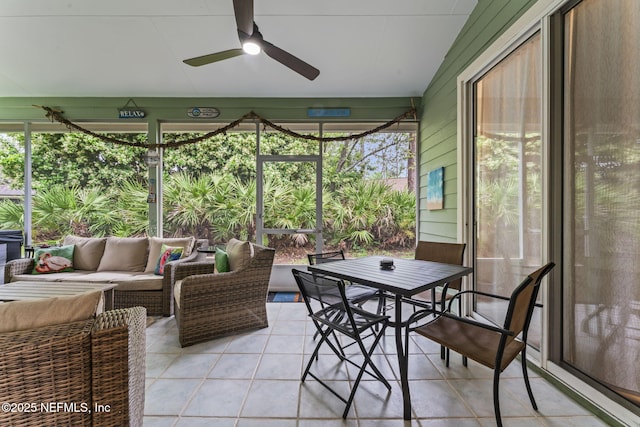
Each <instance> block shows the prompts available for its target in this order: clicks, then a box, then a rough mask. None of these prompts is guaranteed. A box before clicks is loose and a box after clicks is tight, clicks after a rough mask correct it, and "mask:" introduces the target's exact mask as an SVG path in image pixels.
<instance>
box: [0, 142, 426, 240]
mask: <svg viewBox="0 0 640 427" xmlns="http://www.w3.org/2000/svg"><path fill="white" fill-rule="evenodd" d="M394 135H395V134H383V135H371V136H369V137H367V141H364V140H361V141H346V142H341V143H327V144H324V145H323V146H324V148H325V152H324V153H323V174H324V176H323V180H324V182H325V186H324V188H323V221H324V228H323V233H324V236H325V238H326V239H327V242H328V243H329V244H335V245H340V246H342V247H351V248H365V247H371V246H372V245H375V246H376V247H383V248H384V247H385V246H388V247H398V246H407V247H409V246H411V245H412V244H413V241H414V239H415V203H416V202H415V195H414V194H413V193H411V192H397V191H393V190H391V189H390V188H389V187H388V186H386V185H384V184H382V183H380V181H379V178H382V177H393V176H394V175H393V174H398V173H402V171H401V170H400V169H401V168H395V169H394V170H395V172H394V171H391V172H390V171H389V170H390V169H389V168H387V167H386V166H385V167H381V166H380V162H382V163H385V162H386V163H389V164H391V163H394V161H391V160H390V158H391V157H398V156H401V154H399V153H400V151H401V150H399V149H398V147H397V146H399V145H400V144H401V142H402V141H399V140H398V138H401V137H399V136H397V135H395V136H394ZM193 136H195V135H194V134H185V135H182V134H164V135H163V140H164V141H165V142H171V141H178V140H180V139H184V138H191V137H193ZM116 137H117V138H118V139H127V140H130V141H142V140H143V139H144V137H145V135H137V134H117V135H116ZM365 142H367V143H366V144H365ZM260 144H261V152H262V153H263V154H267V155H269V154H271V155H300V154H317V153H318V147H319V145H318V143H316V142H312V141H306V140H298V139H296V138H293V137H291V136H288V135H284V134H280V133H277V132H266V133H262V134H261V139H260ZM32 147H33V159H34V164H33V187H34V190H35V195H34V197H33V223H34V241H36V242H40V241H56V240H59V239H60V238H62V237H63V236H64V235H66V234H76V235H82V236H102V235H117V236H136V235H145V234H146V233H147V227H148V209H149V205H148V203H147V195H148V184H147V181H148V172H147V166H146V165H145V164H144V155H145V154H146V150H145V149H143V148H135V147H124V146H119V145H113V144H110V143H105V142H103V141H101V140H98V139H96V138H92V137H88V136H85V135H81V134H73V133H65V134H34V135H33V140H32ZM381 153H386V154H385V155H384V156H381ZM0 155H1V156H2V157H0V176H1V177H2V180H4V182H8V183H11V184H12V185H13V186H14V187H16V188H20V187H21V185H22V184H21V182H22V179H23V178H22V176H23V162H24V150H23V137H22V135H10V136H7V135H0ZM385 156H386V157H385ZM371 159H377V160H376V161H374V162H373V163H371V162H369V160H371ZM376 162H377V164H378V166H376ZM395 163H398V161H397V159H396V161H395ZM163 165H164V173H165V175H164V177H163V188H164V192H163V194H162V197H163V206H164V213H163V224H164V225H163V228H164V230H163V233H164V235H172V236H182V235H195V236H198V237H200V238H208V239H209V240H211V241H214V242H215V241H226V240H228V239H229V238H231V237H238V238H242V239H249V240H253V239H255V232H256V218H257V216H256V215H257V212H256V189H257V183H256V137H255V133H253V132H246V133H230V134H227V135H219V136H217V137H215V138H210V139H209V140H206V141H203V142H201V143H198V144H191V145H184V146H181V147H179V148H172V149H168V150H165V151H164V153H163ZM372 165H373V166H372ZM387 169H389V170H387ZM391 169H393V168H391ZM374 170H378V172H376V173H373V172H372V171H374ZM264 177H265V178H264V179H265V181H264V182H263V185H262V189H263V200H264V213H263V214H264V221H265V227H267V228H285V229H298V228H304V229H315V227H316V208H315V204H316V194H315V191H316V183H315V181H316V171H315V163H314V162H304V161H299V162H281V161H280V162H267V163H265V164H264ZM367 177H371V178H375V179H376V180H373V181H368V182H367V181H365V179H367ZM0 221H1V222H0V227H1V228H13V229H16V228H17V229H21V228H23V224H22V222H23V215H22V206H21V205H20V204H16V203H12V202H3V203H0ZM309 238H311V239H313V238H314V236H313V235H307V234H304V233H294V234H284V235H280V236H269V239H271V241H270V242H264V243H267V244H268V243H278V244H279V245H285V246H293V247H299V246H305V245H307V244H308V243H309V241H308V239H309ZM381 239H382V240H381ZM276 241H277V242H276Z"/></svg>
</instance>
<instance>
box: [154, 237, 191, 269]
mask: <svg viewBox="0 0 640 427" xmlns="http://www.w3.org/2000/svg"><path fill="white" fill-rule="evenodd" d="M195 244H196V239H195V237H175V238H172V237H167V238H164V237H163V238H161V237H149V258H148V260H147V266H146V268H145V269H144V272H145V273H153V272H154V271H155V269H156V265H157V264H158V258H160V249H161V248H162V245H167V246H170V247H173V248H184V252H183V253H182V258H185V257H188V256H189V255H191V252H193V247H194V246H195Z"/></svg>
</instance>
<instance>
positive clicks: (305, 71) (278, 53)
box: [262, 40, 320, 80]
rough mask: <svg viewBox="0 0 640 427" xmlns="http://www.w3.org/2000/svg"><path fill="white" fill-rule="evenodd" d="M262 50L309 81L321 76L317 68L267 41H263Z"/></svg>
mask: <svg viewBox="0 0 640 427" xmlns="http://www.w3.org/2000/svg"><path fill="white" fill-rule="evenodd" d="M262 50H264V53H266V54H267V55H269V56H270V57H271V58H273V59H275V60H276V61H278V62H279V63H281V64H282V65H284V66H285V67H289V68H291V69H292V70H293V71H295V72H296V73H298V74H301V75H303V76H304V77H306V78H308V79H309V80H313V79H315V78H316V77H318V75H319V74H320V70H318V69H317V68H315V67H313V66H311V65H309V64H307V63H306V62H304V61H303V60H302V59H300V58H297V57H295V56H293V55H292V54H290V53H289V52H286V51H284V50H282V49H280V48H279V47H277V46H274V45H272V44H271V43H269V42H268V41H266V40H262Z"/></svg>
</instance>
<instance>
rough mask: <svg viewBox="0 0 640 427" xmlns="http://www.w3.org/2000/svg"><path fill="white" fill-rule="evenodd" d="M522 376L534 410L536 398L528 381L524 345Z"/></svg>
mask: <svg viewBox="0 0 640 427" xmlns="http://www.w3.org/2000/svg"><path fill="white" fill-rule="evenodd" d="M521 355H522V376H523V377H524V385H525V386H526V387H527V393H528V394H529V400H530V401H531V406H533V409H535V410H536V411H537V410H538V405H537V404H536V400H535V399H534V397H533V391H532V390H531V384H530V383H529V372H528V370H527V355H526V347H525V348H523V349H522V353H521Z"/></svg>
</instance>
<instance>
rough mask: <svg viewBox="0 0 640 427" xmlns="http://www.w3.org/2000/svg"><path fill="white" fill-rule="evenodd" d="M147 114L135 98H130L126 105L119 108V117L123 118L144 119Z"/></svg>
mask: <svg viewBox="0 0 640 427" xmlns="http://www.w3.org/2000/svg"><path fill="white" fill-rule="evenodd" d="M146 115H147V114H146V113H145V111H144V110H143V109H142V108H140V107H138V106H137V105H136V103H135V102H134V101H133V99H131V98H129V100H128V101H127V103H126V104H124V107H122V108H119V109H118V117H119V118H121V119H142V118H144V117H145V116H146Z"/></svg>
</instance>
